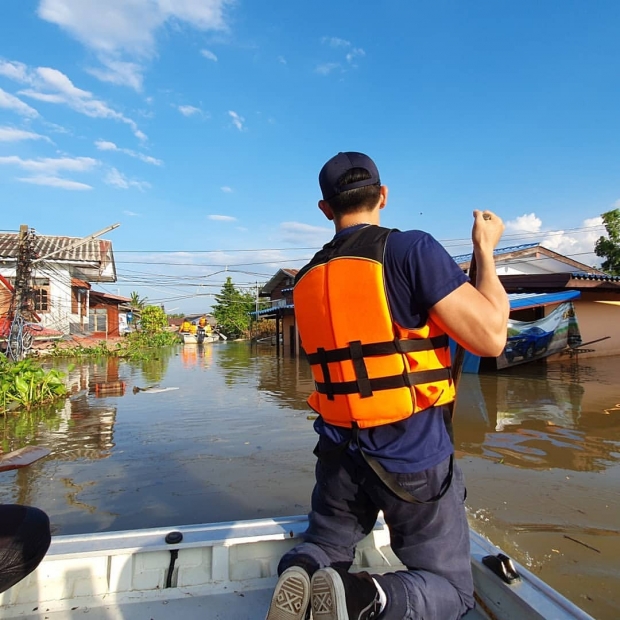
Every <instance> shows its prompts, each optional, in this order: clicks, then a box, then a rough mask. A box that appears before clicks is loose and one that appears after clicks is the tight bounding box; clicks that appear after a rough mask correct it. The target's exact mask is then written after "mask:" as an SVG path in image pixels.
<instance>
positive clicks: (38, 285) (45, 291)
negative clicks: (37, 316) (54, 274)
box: [32, 278, 50, 312]
mask: <svg viewBox="0 0 620 620" xmlns="http://www.w3.org/2000/svg"><path fill="white" fill-rule="evenodd" d="M32 301H33V303H34V310H35V312H49V311H50V281H49V278H34V279H33V281H32Z"/></svg>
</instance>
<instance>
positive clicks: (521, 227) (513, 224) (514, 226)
mask: <svg viewBox="0 0 620 620" xmlns="http://www.w3.org/2000/svg"><path fill="white" fill-rule="evenodd" d="M541 226H542V220H541V219H540V218H538V217H536V214H535V213H528V214H526V215H520V216H519V217H517V218H515V219H514V220H510V221H508V222H506V230H507V231H509V232H530V233H535V232H539V231H540V229H541Z"/></svg>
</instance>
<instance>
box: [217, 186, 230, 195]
mask: <svg viewBox="0 0 620 620" xmlns="http://www.w3.org/2000/svg"><path fill="white" fill-rule="evenodd" d="M220 189H221V190H222V191H223V192H224V193H225V194H230V193H232V187H228V185H224V186H223V187H220Z"/></svg>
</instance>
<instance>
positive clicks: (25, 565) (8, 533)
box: [0, 504, 52, 592]
mask: <svg viewBox="0 0 620 620" xmlns="http://www.w3.org/2000/svg"><path fill="white" fill-rule="evenodd" d="M51 540H52V538H51V531H50V520H49V517H48V516H47V514H46V513H45V512H43V511H42V510H39V508H34V507H32V506H21V505H19V504H1V505H0V592H4V591H5V590H8V589H9V588H10V587H11V586H14V585H15V584H16V583H17V582H18V581H21V580H22V579H23V578H24V577H26V576H27V575H29V574H30V573H31V572H32V571H33V570H34V569H35V568H36V567H37V566H38V565H39V564H40V562H41V560H42V559H43V557H44V556H45V554H46V553H47V550H48V549H49V546H50V542H51Z"/></svg>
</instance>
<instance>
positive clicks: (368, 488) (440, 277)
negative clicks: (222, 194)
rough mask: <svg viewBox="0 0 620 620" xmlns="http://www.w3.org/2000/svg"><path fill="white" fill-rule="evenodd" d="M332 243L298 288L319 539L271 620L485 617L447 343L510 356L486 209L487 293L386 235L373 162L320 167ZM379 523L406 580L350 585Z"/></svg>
mask: <svg viewBox="0 0 620 620" xmlns="http://www.w3.org/2000/svg"><path fill="white" fill-rule="evenodd" d="M319 185H320V188H321V192H322V195H323V198H322V200H320V201H319V204H318V206H319V209H320V210H321V211H322V212H323V214H324V215H325V216H326V217H327V219H328V220H330V221H333V223H334V225H335V233H336V234H335V236H334V238H333V239H332V240H331V241H330V242H329V243H328V244H327V245H325V246H324V247H323V249H322V250H320V251H319V252H318V253H317V254H316V255H315V256H314V258H313V259H312V260H311V261H310V263H308V264H307V265H306V266H305V267H303V268H302V269H301V270H300V272H299V273H298V274H297V276H296V278H295V286H294V290H293V301H294V305H295V320H296V323H297V327H298V329H299V334H300V336H301V341H302V342H303V344H304V350H305V352H306V355H307V357H308V361H309V363H310V366H311V369H312V373H313V378H314V382H315V391H314V392H313V393H312V394H311V395H310V397H309V398H308V404H309V405H310V407H311V408H312V409H313V410H314V411H316V412H317V413H318V414H319V415H318V417H317V419H316V421H315V423H314V428H315V431H316V432H317V433H318V435H319V441H318V444H317V446H316V448H315V454H316V455H317V458H318V461H317V464H316V469H315V476H316V483H315V486H314V491H313V492H312V499H311V511H310V514H309V515H308V522H309V523H308V529H307V530H306V532H305V533H304V535H303V537H302V538H303V542H302V543H300V544H299V545H297V546H296V547H294V548H293V549H291V550H290V551H289V552H288V553H286V554H285V555H284V556H283V557H282V559H281V560H280V563H279V565H278V574H279V575H280V578H279V580H278V583H277V584H276V588H275V590H274V594H273V597H272V600H271V604H270V608H269V611H268V614H267V620H305V618H306V617H307V615H309V612H310V608H311V610H312V617H314V618H315V619H316V620H318V619H319V618H321V619H323V620H347V619H354V620H369V619H370V618H373V619H379V618H380V619H381V620H403V619H405V618H407V619H413V618H424V619H425V620H451V619H456V618H460V617H461V616H462V615H463V614H465V613H466V612H467V611H468V610H469V609H471V608H472V607H473V606H474V597H473V579H472V573H471V562H470V549H469V527H468V523H467V518H466V514H465V505H464V502H465V495H466V492H465V484H464V481H463V475H462V473H461V470H460V468H459V467H458V465H457V464H456V462H455V461H454V446H453V444H452V441H451V437H452V432H451V430H452V429H451V412H452V407H453V403H454V398H455V385H454V380H453V376H452V373H451V361H450V347H449V340H448V336H450V337H452V338H453V339H454V340H456V342H458V343H459V344H460V345H462V346H463V347H464V348H465V349H467V350H469V351H471V352H472V353H474V354H475V355H480V356H484V357H496V356H497V355H499V354H500V353H501V352H502V350H503V348H504V346H505V343H506V333H507V332H506V325H507V319H508V312H509V305H508V298H507V295H506V292H505V291H504V288H503V287H502V285H501V283H500V281H499V278H498V276H497V274H496V272H495V264H494V261H493V250H494V248H495V247H496V245H497V243H498V242H499V239H500V237H501V234H502V232H503V229H504V225H503V223H502V220H501V219H500V218H499V217H498V216H497V215H495V214H494V213H491V212H490V211H478V210H476V211H474V213H473V215H474V224H473V229H472V240H473V245H474V254H475V258H476V261H477V265H478V277H477V286H478V288H477V289H476V288H474V286H472V284H471V283H470V282H469V279H468V277H467V276H466V275H465V274H464V273H463V271H462V270H461V269H460V268H459V266H458V265H457V264H456V263H455V262H454V260H453V259H452V258H451V257H450V256H449V254H448V253H447V252H446V250H445V249H444V248H443V247H442V246H441V245H440V244H439V243H438V242H437V241H436V240H435V239H434V238H433V237H432V236H431V235H429V234H428V233H425V232H423V231H419V230H409V231H404V232H401V231H399V230H396V229H388V228H382V227H381V226H380V225H379V220H380V212H381V210H382V209H383V208H384V207H385V206H386V204H387V197H388V189H387V187H386V186H385V185H382V184H381V181H380V177H379V171H378V169H377V167H376V165H375V163H374V162H373V161H372V160H371V159H370V157H368V156H367V155H364V154H363V153H357V152H347V153H338V154H337V155H336V156H334V157H332V158H331V159H330V160H329V161H328V162H327V163H326V164H325V165H324V166H323V168H322V169H321V172H320V174H319ZM379 511H383V514H384V517H385V521H386V523H387V526H388V528H389V530H390V536H391V546H392V549H393V550H394V552H395V553H396V555H397V556H398V558H399V559H400V561H401V562H402V563H403V564H404V565H405V567H406V570H401V571H397V572H391V573H385V574H377V575H370V574H368V573H366V572H361V573H350V572H349V568H350V567H351V565H352V562H353V559H354V557H355V548H356V545H357V543H358V542H359V541H361V540H362V538H363V537H364V536H366V535H367V534H368V533H369V532H370V531H371V530H372V528H373V527H374V525H375V521H376V519H377V516H378V513H379Z"/></svg>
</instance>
